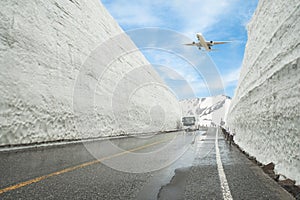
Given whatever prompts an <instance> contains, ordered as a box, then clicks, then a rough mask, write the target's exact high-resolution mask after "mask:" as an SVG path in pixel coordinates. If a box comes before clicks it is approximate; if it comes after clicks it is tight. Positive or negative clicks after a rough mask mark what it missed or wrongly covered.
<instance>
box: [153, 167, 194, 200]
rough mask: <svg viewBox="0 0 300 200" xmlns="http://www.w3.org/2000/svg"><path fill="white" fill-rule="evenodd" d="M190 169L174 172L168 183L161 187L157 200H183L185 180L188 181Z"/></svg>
mask: <svg viewBox="0 0 300 200" xmlns="http://www.w3.org/2000/svg"><path fill="white" fill-rule="evenodd" d="M190 170H191V167H188V168H180V169H176V170H175V175H174V176H173V178H172V180H171V181H170V183H168V184H167V185H165V186H163V187H161V189H160V190H159V193H158V195H157V199H159V200H162V199H172V200H177V199H178V200H180V199H183V198H184V188H185V184H186V180H187V179H188V176H189V173H190Z"/></svg>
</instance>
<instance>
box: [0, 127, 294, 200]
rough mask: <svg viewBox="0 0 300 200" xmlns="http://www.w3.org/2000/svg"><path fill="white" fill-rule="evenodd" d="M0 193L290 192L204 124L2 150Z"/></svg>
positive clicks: (213, 195) (243, 195) (212, 195)
mask: <svg viewBox="0 0 300 200" xmlns="http://www.w3.org/2000/svg"><path fill="white" fill-rule="evenodd" d="M217 134H218V136H217V138H216V135H217ZM0 199H143V200H144V199H172V200H175V199H228V200H230V199H256V200H259V199H272V200H273V199H274V200H276V199H293V198H292V197H291V196H290V195H289V194H288V193H287V192H286V191H284V190H283V189H282V188H281V187H280V186H278V185H277V184H276V183H275V182H274V181H273V180H271V179H270V178H269V177H268V176H267V175H265V174H264V173H263V172H262V170H261V169H260V168H259V167H258V166H256V165H255V164H253V163H252V162H251V161H249V160H248V159H247V158H246V157H245V156H244V155H243V154H241V153H240V152H239V151H238V150H237V149H236V147H233V146H229V145H228V144H227V142H226V141H224V138H223V135H222V134H221V131H217V129H216V128H210V129H209V130H208V131H196V132H187V133H185V132H172V133H167V134H154V135H143V136H140V137H129V138H121V139H111V140H101V141H99V140H95V141H90V142H85V143H77V144H67V145H59V146H52V147H42V148H33V149H24V150H21V151H20V150H19V151H9V152H0Z"/></svg>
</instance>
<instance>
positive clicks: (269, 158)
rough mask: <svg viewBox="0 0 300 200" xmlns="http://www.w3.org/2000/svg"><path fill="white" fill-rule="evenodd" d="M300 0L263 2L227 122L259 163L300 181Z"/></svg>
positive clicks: (251, 27) (251, 25) (250, 31)
mask: <svg viewBox="0 0 300 200" xmlns="http://www.w3.org/2000/svg"><path fill="white" fill-rule="evenodd" d="M299 19H300V2H299V1H297V0H290V1H283V0H275V1H268V0H260V1H259V4H258V7H257V10H256V11H255V13H254V16H253V18H252V20H251V21H250V23H249V24H248V27H247V29H248V42H247V45H246V51H245V55H244V61H243V65H242V70H241V73H240V78H239V83H238V87H237V90H236V91H235V95H234V98H233V100H232V103H231V106H230V108H229V113H228V117H227V123H228V125H229V127H230V128H231V129H235V130H236V134H237V135H236V138H235V140H236V142H237V143H238V144H239V145H240V146H241V147H242V148H243V149H244V150H245V151H247V152H248V153H250V155H253V156H255V157H256V158H257V160H258V161H260V162H262V163H264V164H267V163H269V162H274V163H275V170H276V171H277V173H280V174H283V175H285V176H287V177H289V178H291V179H294V180H296V182H297V184H300V58H299V56H300V37H299V33H300V23H299Z"/></svg>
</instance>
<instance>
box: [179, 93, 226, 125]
mask: <svg viewBox="0 0 300 200" xmlns="http://www.w3.org/2000/svg"><path fill="white" fill-rule="evenodd" d="M230 102H231V99H230V97H227V96H224V95H218V96H215V97H206V98H194V99H185V100H181V101H180V105H181V109H182V115H183V116H195V117H197V120H198V123H199V125H201V126H210V125H212V124H215V125H219V124H220V122H221V120H222V121H224V119H225V117H226V113H227V111H228V108H229V105H230Z"/></svg>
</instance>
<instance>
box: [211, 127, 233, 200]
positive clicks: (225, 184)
mask: <svg viewBox="0 0 300 200" xmlns="http://www.w3.org/2000/svg"><path fill="white" fill-rule="evenodd" d="M218 132H219V129H218V128H217V131H216V141H215V146H216V160H217V166H218V174H219V178H220V183H221V189H222V194H223V199H224V200H232V196H231V193H230V189H229V186H228V182H227V179H226V175H225V172H224V169H223V165H222V161H221V156H220V150H219V144H218Z"/></svg>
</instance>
